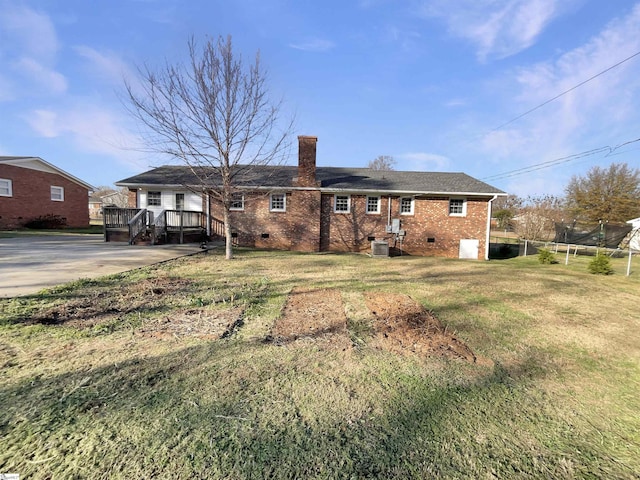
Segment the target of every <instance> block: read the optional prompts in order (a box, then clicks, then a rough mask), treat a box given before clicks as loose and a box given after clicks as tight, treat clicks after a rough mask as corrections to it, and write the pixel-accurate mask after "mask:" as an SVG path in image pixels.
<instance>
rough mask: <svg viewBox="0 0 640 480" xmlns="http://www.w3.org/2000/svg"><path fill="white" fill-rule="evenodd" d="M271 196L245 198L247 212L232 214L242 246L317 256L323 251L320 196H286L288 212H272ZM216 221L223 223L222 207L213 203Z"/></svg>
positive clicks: (310, 192) (301, 193) (300, 193)
mask: <svg viewBox="0 0 640 480" xmlns="http://www.w3.org/2000/svg"><path fill="white" fill-rule="evenodd" d="M269 202H270V197H269V194H268V193H249V194H245V201H244V210H243V211H231V212H230V215H231V216H230V218H231V226H232V231H233V232H234V233H236V234H237V238H236V240H237V242H238V245H240V246H245V247H256V248H273V249H280V250H295V251H307V252H317V251H318V250H319V248H320V245H319V238H320V215H319V207H320V192H318V191H313V190H308V191H307V190H303V191H293V192H287V194H286V212H271V211H269ZM211 215H212V217H213V219H214V220H213V221H214V222H215V221H216V220H218V221H221V220H222V218H223V217H222V206H221V205H220V204H219V203H218V202H215V201H214V200H213V199H212V203H211Z"/></svg>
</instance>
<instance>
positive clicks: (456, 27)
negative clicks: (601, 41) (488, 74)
mask: <svg viewBox="0 0 640 480" xmlns="http://www.w3.org/2000/svg"><path fill="white" fill-rule="evenodd" d="M568 1H570V0H568ZM560 5H561V2H560V0H457V1H451V0H432V1H428V2H424V3H423V6H422V13H423V14H424V15H426V16H429V17H435V18H441V19H443V20H444V21H445V22H446V24H447V26H448V28H449V31H450V32H451V34H453V35H455V36H457V37H461V38H464V39H467V40H469V41H471V42H472V43H473V44H474V45H475V47H476V53H477V57H478V59H479V60H480V61H485V60H487V59H488V58H505V57H508V56H511V55H514V54H516V53H518V52H520V51H522V50H524V49H526V48H528V47H530V46H531V45H533V44H534V43H535V41H536V40H537V38H538V36H539V35H540V34H541V33H542V31H543V30H544V28H545V27H546V26H547V25H548V24H549V23H550V22H551V21H552V20H553V19H554V18H555V17H556V16H557V15H558V14H559V13H560V10H561V9H560V8H559V6H560Z"/></svg>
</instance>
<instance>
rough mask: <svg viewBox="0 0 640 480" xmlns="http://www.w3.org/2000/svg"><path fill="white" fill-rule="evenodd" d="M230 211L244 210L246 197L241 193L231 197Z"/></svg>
mask: <svg viewBox="0 0 640 480" xmlns="http://www.w3.org/2000/svg"><path fill="white" fill-rule="evenodd" d="M229 210H244V195H243V194H241V193H234V194H233V195H232V196H231V206H230V207H229Z"/></svg>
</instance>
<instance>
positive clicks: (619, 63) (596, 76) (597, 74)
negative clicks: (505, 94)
mask: <svg viewBox="0 0 640 480" xmlns="http://www.w3.org/2000/svg"><path fill="white" fill-rule="evenodd" d="M638 55H640V51H638V52H636V53H634V54H633V55H631V56H630V57H627V58H625V59H624V60H621V61H619V62H618V63H616V64H615V65H611V66H610V67H609V68H606V69H604V70H602V71H601V72H600V73H596V74H595V75H594V76H592V77H590V78H588V79H586V80H584V81H583V82H580V83H579V84H577V85H574V86H573V87H571V88H570V89H569V90H565V91H564V92H562V93H560V94H558V95H556V96H555V97H553V98H550V99H549V100H547V101H546V102H543V103H541V104H540V105H538V106H536V107H533V108H532V109H530V110H527V111H526V112H524V113H522V114H520V115H518V116H517V117H515V118H512V119H511V120H509V121H508V122H505V123H503V124H502V125H498V126H497V127H496V128H494V129H492V130H489V131H488V132H487V134H489V133H493V132H495V131H496V130H500V129H501V128H503V127H506V126H507V125H510V124H512V123H513V122H515V121H516V120H520V119H521V118H522V117H524V116H526V115H529V114H530V113H532V112H535V111H536V110H538V109H539V108H542V107H544V106H545V105H547V104H549V103H551V102H553V101H554V100H557V99H558V98H560V97H562V96H563V95H566V94H567V93H569V92H572V91H574V90H575V89H577V88H579V87H581V86H582V85H584V84H586V83H589V82H590V81H591V80H594V79H596V78H598V77H599V76H600V75H603V74H605V73H607V72H608V71H610V70H613V69H614V68H616V67H619V66H620V65H622V64H623V63H625V62H628V61H629V60H631V59H632V58H635V57H637V56H638Z"/></svg>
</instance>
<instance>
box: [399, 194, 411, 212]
mask: <svg viewBox="0 0 640 480" xmlns="http://www.w3.org/2000/svg"><path fill="white" fill-rule="evenodd" d="M400 215H413V198H412V197H402V198H401V199H400Z"/></svg>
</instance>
